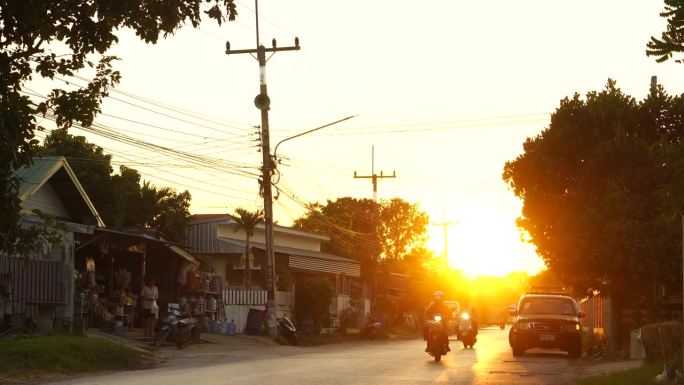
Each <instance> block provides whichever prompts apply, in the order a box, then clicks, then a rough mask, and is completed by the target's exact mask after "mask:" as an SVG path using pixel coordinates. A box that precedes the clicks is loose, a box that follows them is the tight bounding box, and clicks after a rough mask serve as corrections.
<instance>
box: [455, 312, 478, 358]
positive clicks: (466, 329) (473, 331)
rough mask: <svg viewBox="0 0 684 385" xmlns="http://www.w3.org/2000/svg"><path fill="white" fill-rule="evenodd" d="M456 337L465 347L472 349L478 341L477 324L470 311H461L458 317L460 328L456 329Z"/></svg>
mask: <svg viewBox="0 0 684 385" xmlns="http://www.w3.org/2000/svg"><path fill="white" fill-rule="evenodd" d="M456 337H457V338H458V339H459V340H460V341H461V342H463V347H464V348H466V349H467V348H468V347H470V348H471V349H472V348H473V345H475V343H476V342H477V325H476V324H475V322H474V321H473V319H472V318H471V317H470V314H468V313H465V312H463V313H461V316H460V317H459V319H458V330H457V331H456Z"/></svg>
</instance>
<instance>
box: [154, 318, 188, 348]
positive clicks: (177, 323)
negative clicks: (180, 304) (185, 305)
mask: <svg viewBox="0 0 684 385" xmlns="http://www.w3.org/2000/svg"><path fill="white" fill-rule="evenodd" d="M196 326H197V320H196V319H195V318H193V317H191V316H190V315H188V314H182V313H181V312H180V311H179V310H178V309H170V311H169V314H168V316H167V317H166V318H165V319H164V320H163V321H162V323H161V326H160V328H159V330H158V331H157V333H156V334H155V336H154V340H153V341H152V345H154V346H155V347H157V348H158V347H160V346H162V345H164V342H166V341H167V340H168V341H173V342H175V343H176V346H178V349H183V348H185V346H186V345H187V344H188V342H190V340H191V339H192V336H193V335H194V334H195V333H196V332H198V331H199V329H197V328H196Z"/></svg>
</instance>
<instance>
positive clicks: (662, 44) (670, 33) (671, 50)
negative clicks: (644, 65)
mask: <svg viewBox="0 0 684 385" xmlns="http://www.w3.org/2000/svg"><path fill="white" fill-rule="evenodd" d="M660 16H662V17H664V18H666V19H667V29H666V30H665V32H663V33H662V34H661V36H660V39H658V38H656V37H653V36H651V40H650V41H649V42H648V43H647V44H646V47H647V49H646V55H648V56H656V57H657V58H656V61H657V62H658V63H662V62H664V61H666V60H669V59H671V58H672V57H673V55H674V54H675V53H678V54H681V53H682V52H684V0H665V11H663V12H661V13H660ZM675 61H676V62H677V63H682V62H684V60H683V59H681V58H680V59H676V60H675Z"/></svg>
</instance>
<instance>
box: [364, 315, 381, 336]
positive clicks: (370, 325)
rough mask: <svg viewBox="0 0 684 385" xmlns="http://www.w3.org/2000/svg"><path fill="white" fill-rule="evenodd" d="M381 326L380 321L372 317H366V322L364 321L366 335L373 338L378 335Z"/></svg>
mask: <svg viewBox="0 0 684 385" xmlns="http://www.w3.org/2000/svg"><path fill="white" fill-rule="evenodd" d="M381 328H382V323H381V322H380V321H376V320H375V318H373V317H368V322H366V336H367V337H368V338H369V339H371V340H374V339H375V337H377V336H378V332H379V331H380V329H381Z"/></svg>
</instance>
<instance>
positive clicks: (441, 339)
mask: <svg viewBox="0 0 684 385" xmlns="http://www.w3.org/2000/svg"><path fill="white" fill-rule="evenodd" d="M425 328H426V333H425V339H426V340H427V348H426V349H425V351H426V352H427V353H428V354H429V355H431V356H433V357H434V358H435V362H439V361H440V360H441V359H442V356H444V355H446V354H447V353H448V352H449V351H450V350H451V349H449V337H448V336H447V329H446V326H445V325H444V323H443V322H442V316H441V315H440V314H436V315H434V317H433V318H432V319H428V320H427V321H425Z"/></svg>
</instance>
